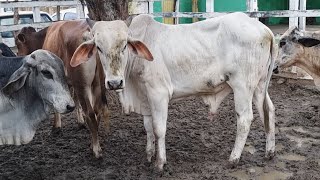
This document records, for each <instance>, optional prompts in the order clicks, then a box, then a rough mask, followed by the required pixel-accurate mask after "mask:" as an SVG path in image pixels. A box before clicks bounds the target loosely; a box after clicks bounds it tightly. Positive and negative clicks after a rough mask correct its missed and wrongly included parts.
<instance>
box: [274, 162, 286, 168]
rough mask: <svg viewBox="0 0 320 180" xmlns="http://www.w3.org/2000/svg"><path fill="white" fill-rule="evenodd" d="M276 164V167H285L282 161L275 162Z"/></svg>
mask: <svg viewBox="0 0 320 180" xmlns="http://www.w3.org/2000/svg"><path fill="white" fill-rule="evenodd" d="M276 166H277V167H278V168H281V169H285V168H286V163H284V162H277V164H276Z"/></svg>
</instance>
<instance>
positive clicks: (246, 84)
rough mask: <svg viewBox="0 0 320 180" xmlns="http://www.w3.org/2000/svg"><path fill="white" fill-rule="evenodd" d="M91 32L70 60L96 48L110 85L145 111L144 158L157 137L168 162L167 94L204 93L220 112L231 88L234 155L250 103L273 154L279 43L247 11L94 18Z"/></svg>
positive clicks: (159, 163) (126, 105) (131, 108)
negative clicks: (179, 20)
mask: <svg viewBox="0 0 320 180" xmlns="http://www.w3.org/2000/svg"><path fill="white" fill-rule="evenodd" d="M90 24H91V23H90ZM91 34H92V36H93V38H92V39H90V40H88V41H87V42H84V43H83V44H81V46H79V47H78V49H77V50H76V52H75V54H74V55H73V57H72V60H71V64H72V66H77V65H79V64H81V63H85V62H86V61H87V60H88V57H90V56H92V55H93V54H96V53H98V54H99V56H100V58H101V63H102V65H103V69H104V72H105V74H106V79H105V85H106V87H107V88H109V89H113V90H117V91H118V93H119V95H120V101H121V104H122V107H123V110H124V111H125V112H126V113H129V112H136V113H139V114H142V115H143V119H144V126H145V129H146V131H147V146H146V152H147V159H148V161H151V158H152V156H153V155H154V154H155V149H156V146H155V142H156V143H157V160H156V167H157V168H158V169H160V170H162V168H163V165H164V164H165V163H166V149H165V135H166V124H167V117H168V103H169V101H170V100H173V99H183V98H185V97H188V96H200V97H202V98H203V99H204V101H205V102H206V103H207V104H208V105H209V106H210V112H211V113H217V109H218V107H219V106H220V104H221V102H222V101H223V99H225V97H226V96H227V95H228V94H230V93H231V92H232V91H233V93H234V101H235V112H236V118H237V137H236V140H235V145H234V148H233V150H232V152H231V155H230V159H229V161H230V162H231V163H232V164H233V163H235V164H236V163H237V162H238V161H239V159H240V156H241V153H242V150H243V148H244V145H245V142H246V139H247V136H248V133H249V130H250V125H251V122H252V120H253V111H252V103H255V105H256V107H257V109H258V111H259V114H260V117H261V119H262V122H264V125H265V130H266V156H268V157H269V156H271V157H272V156H273V154H274V151H275V125H274V118H275V114H274V112H275V109H274V106H273V103H272V102H271V100H270V97H269V95H268V91H267V89H268V85H269V81H270V78H271V75H272V69H273V65H274V58H273V57H275V50H276V47H275V46H274V45H275V41H274V36H273V33H272V32H271V30H270V29H269V28H268V27H266V26H265V25H263V24H262V23H260V22H259V21H257V20H254V19H251V18H250V17H248V16H247V15H245V14H243V13H233V14H228V15H225V16H221V17H218V18H213V19H208V20H205V21H201V22H197V23H193V24H187V25H166V24H161V23H159V22H156V21H155V20H154V19H153V18H152V17H151V16H148V15H139V16H137V17H135V18H133V20H132V22H131V25H130V26H129V28H128V27H127V26H126V24H125V23H124V22H122V21H100V22H96V23H95V24H94V25H93V27H92V29H91ZM142 41H143V42H142ZM146 60H149V61H152V60H153V61H152V62H149V61H146Z"/></svg>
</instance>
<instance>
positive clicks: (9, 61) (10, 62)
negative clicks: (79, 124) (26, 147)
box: [0, 50, 75, 145]
mask: <svg viewBox="0 0 320 180" xmlns="http://www.w3.org/2000/svg"><path fill="white" fill-rule="evenodd" d="M0 89H1V91H0V145H3V144H15V145H20V144H26V143H29V142H30V141H31V140H32V139H33V136H34V134H35V131H36V127H37V125H38V124H39V123H40V122H41V121H43V120H45V119H46V118H47V117H48V115H49V114H50V113H51V112H52V110H55V111H57V112H59V113H68V112H71V111H72V110H73V109H74V107H75V105H74V102H73V100H72V98H71V95H70V92H69V89H68V86H67V82H66V78H65V74H64V67H63V63H62V61H61V59H60V58H58V57H57V56H55V55H54V54H53V53H50V52H49V51H45V50H37V51H35V52H33V53H32V54H30V55H28V56H25V57H11V58H9V57H0Z"/></svg>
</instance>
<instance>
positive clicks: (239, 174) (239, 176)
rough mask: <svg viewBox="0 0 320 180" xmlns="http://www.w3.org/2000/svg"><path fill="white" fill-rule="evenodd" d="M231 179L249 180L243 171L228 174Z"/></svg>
mask: <svg viewBox="0 0 320 180" xmlns="http://www.w3.org/2000/svg"><path fill="white" fill-rule="evenodd" d="M228 175H229V176H231V177H234V178H236V179H238V180H247V179H249V175H248V174H247V172H246V171H245V170H239V171H235V172H232V173H229V174H228Z"/></svg>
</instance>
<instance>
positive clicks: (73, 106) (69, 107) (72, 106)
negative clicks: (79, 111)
mask: <svg viewBox="0 0 320 180" xmlns="http://www.w3.org/2000/svg"><path fill="white" fill-rule="evenodd" d="M75 107H76V106H75V105H69V104H68V105H67V107H66V109H67V113H69V112H72V111H73V110H74V109H75Z"/></svg>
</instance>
